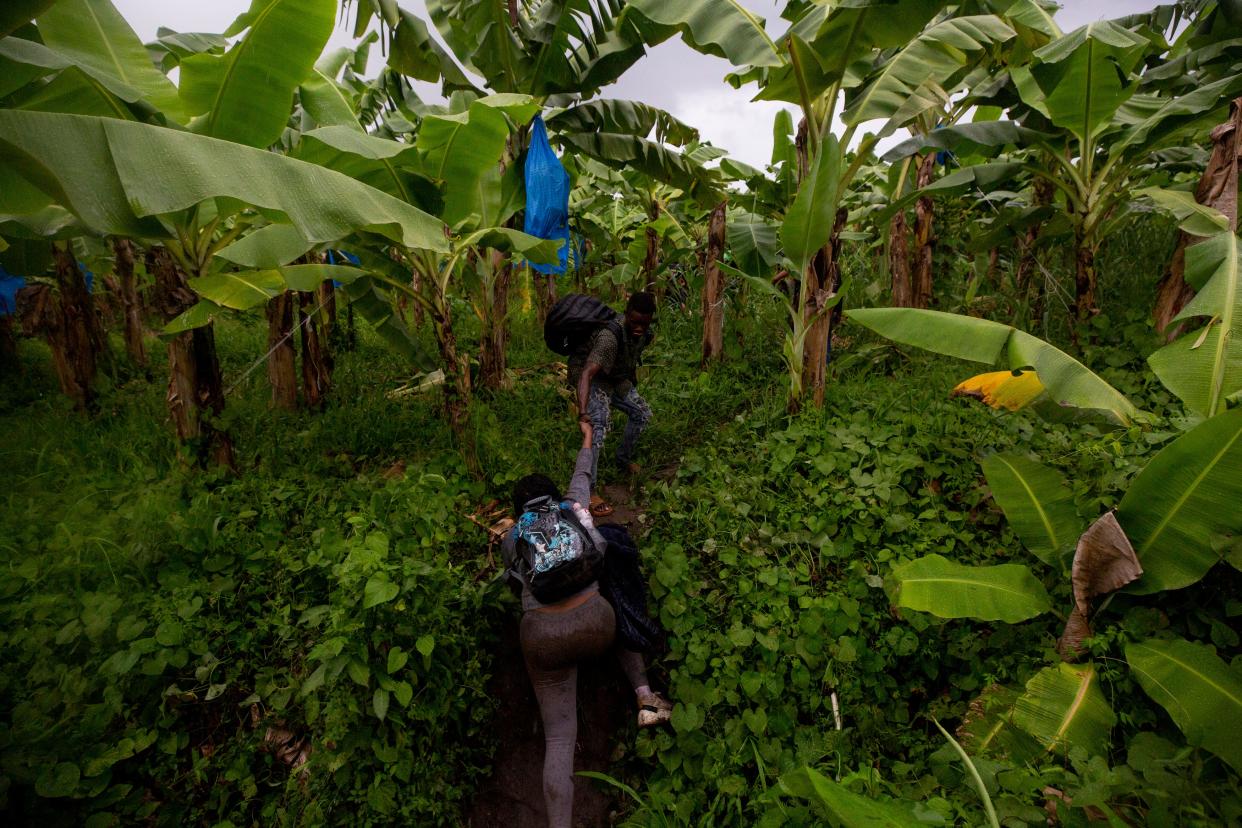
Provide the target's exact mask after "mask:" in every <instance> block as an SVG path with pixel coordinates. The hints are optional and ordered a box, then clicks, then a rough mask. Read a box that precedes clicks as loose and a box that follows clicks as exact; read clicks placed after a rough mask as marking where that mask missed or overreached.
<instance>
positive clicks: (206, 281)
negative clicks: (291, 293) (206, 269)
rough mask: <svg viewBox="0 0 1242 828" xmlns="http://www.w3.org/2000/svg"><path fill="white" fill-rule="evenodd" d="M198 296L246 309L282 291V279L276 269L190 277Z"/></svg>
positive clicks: (237, 308) (283, 289)
mask: <svg viewBox="0 0 1242 828" xmlns="http://www.w3.org/2000/svg"><path fill="white" fill-rule="evenodd" d="M190 287H191V288H192V289H193V290H194V292H195V293H197V294H198V295H199V296H201V297H203V298H204V299H208V300H210V301H212V302H215V303H216V304H217V305H223V306H224V307H226V308H232V309H233V310H249V309H250V308H254V307H258V306H259V305H263V304H266V303H267V300H268V299H271V298H272V297H273V296H278V295H280V294H281V293H284V292H285V280H284V278H283V277H282V276H281V275H280V272H279V271H276V270H248V271H240V272H237V273H213V274H211V275H210V276H203V277H200V278H198V279H191V280H190Z"/></svg>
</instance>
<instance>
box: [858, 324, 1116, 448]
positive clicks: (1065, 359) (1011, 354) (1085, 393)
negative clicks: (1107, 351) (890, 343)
mask: <svg viewBox="0 0 1242 828" xmlns="http://www.w3.org/2000/svg"><path fill="white" fill-rule="evenodd" d="M846 315H847V316H849V318H850V319H852V320H854V321H855V322H858V323H859V324H861V325H863V326H864V327H867V328H870V329H871V330H873V331H875V332H876V333H878V334H880V335H881V336H884V337H887V338H889V339H892V340H894V341H896V342H900V343H902V344H904V345H913V346H914V347H916V348H925V349H927V350H929V351H933V352H935V353H938V354H944V355H945V356H954V357H958V358H959V359H968V360H971V361H973V362H982V363H985V364H988V365H994V364H996V363H997V362H998V361H1000V360H1001V359H1002V356H1003V358H1004V360H1005V362H1007V363H1008V367H1009V368H1010V369H1012V370H1018V369H1026V368H1033V369H1035V372H1036V374H1038V376H1039V381H1040V382H1041V383H1043V385H1044V387H1045V388H1046V389H1047V397H1046V398H1047V399H1049V400H1051V401H1052V402H1053V403H1055V404H1057V405H1060V406H1067V407H1071V408H1081V409H1086V410H1089V411H1098V412H1101V413H1102V414H1104V415H1105V416H1106V417H1108V418H1109V419H1110V420H1112V421H1114V422H1117V423H1120V424H1122V425H1127V424H1129V422H1130V420H1131V418H1133V417H1134V415H1135V414H1137V413H1138V411H1137V409H1135V408H1134V406H1133V405H1132V404H1131V403H1130V401H1129V400H1127V399H1126V398H1125V396H1124V395H1123V394H1122V393H1121V392H1119V391H1118V390H1117V389H1115V388H1113V387H1112V386H1111V385H1109V384H1108V383H1107V382H1105V381H1104V380H1103V379H1101V378H1100V377H1099V376H1098V375H1096V374H1095V373H1093V372H1092V371H1091V370H1090V369H1088V368H1087V367H1086V366H1085V365H1083V364H1082V363H1081V362H1079V361H1078V360H1076V359H1074V358H1073V357H1071V356H1070V355H1069V354H1067V353H1065V352H1064V351H1061V350H1060V349H1058V348H1055V347H1053V346H1052V345H1049V344H1048V343H1047V342H1044V341H1043V340H1042V339H1038V338H1037V337H1034V336H1031V335H1030V334H1028V333H1025V332H1023V331H1020V330H1018V329H1017V328H1014V327H1013V326H1011V325H1004V324H1001V323H1000V322H992V321H989V320H986V319H976V318H974V317H970V316H961V315H958V314H952V313H943V312H941V311H930V310H919V309H915V308H859V309H855V310H851V311H847V312H846ZM1041 399H1042V398H1041Z"/></svg>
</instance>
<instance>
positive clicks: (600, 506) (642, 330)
mask: <svg viewBox="0 0 1242 828" xmlns="http://www.w3.org/2000/svg"><path fill="white" fill-rule="evenodd" d="M655 308H656V303H655V297H654V296H652V295H651V294H650V293H646V292H639V293H635V294H632V295H631V296H630V299H629V301H628V302H627V303H626V305H625V317H624V319H623V320H622V321H621V324H620V325H619V326H618V325H616V324H612V323H610V324H607V325H601V326H600V327H599V329H598V330H596V331H595V333H594V334H592V335H591V339H590V341H589V342H588V344H587V347H586V350H585V351H583V352H581V353H577V354H572V355H571V356H570V357H569V383H570V385H571V386H572V387H574V388H575V389H576V390H577V395H578V421H579V422H584V423H590V424H591V434H592V439H591V449H592V451H593V455H594V456H593V457H592V461H591V485H592V486H594V485H595V483H596V481H597V480H598V477H599V452H600V449H601V448H602V447H603V445H604V437H605V436H606V435H607V433H608V427H609V425H610V421H611V419H612V409H614V408H615V409H617V410H618V411H621V412H622V413H623V414H625V416H626V424H625V432H624V433H623V434H622V435H621V443H620V445H618V446H617V461H618V462H619V463H620V464H621V467H622V468H623V469H625V470H626V471H628V472H629V473H630V474H635V473H637V472H638V465H637V464H636V463H634V450H635V449H636V448H637V444H638V437H639V435H640V434H642V433H643V430H644V429H646V428H647V424H648V423H650V422H651V407H650V406H649V405H647V401H646V400H644V399H643V398H642V397H640V396H639V395H638V390H637V388H636V387H635V386H636V385H637V383H638V377H637V369H638V363H639V359H640V357H641V356H642V352H643V349H645V348H646V347H647V345H648V344H650V342H651V338H652V332H651V320H652V317H653V316H655ZM591 511H592V513H593V514H595V515H596V517H603V516H605V515H608V514H611V513H612V507H611V506H608V505H607V504H606V503H603V502H602V501H594V499H593V503H592V506H591Z"/></svg>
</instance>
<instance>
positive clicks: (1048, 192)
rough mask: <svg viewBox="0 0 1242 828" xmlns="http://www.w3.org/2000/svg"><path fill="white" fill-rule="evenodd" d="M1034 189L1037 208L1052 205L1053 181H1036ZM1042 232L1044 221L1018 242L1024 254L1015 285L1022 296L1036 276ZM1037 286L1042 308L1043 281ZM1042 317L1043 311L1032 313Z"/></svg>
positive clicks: (1036, 317)
mask: <svg viewBox="0 0 1242 828" xmlns="http://www.w3.org/2000/svg"><path fill="white" fill-rule="evenodd" d="M1033 189H1035V206H1036V207H1046V206H1048V205H1049V204H1052V194H1053V189H1052V182H1051V181H1048V180H1047V179H1036V180H1035V187H1033ZM1041 230H1043V222H1042V221H1037V222H1035V223H1032V225H1031V226H1030V227H1027V228H1026V233H1025V235H1023V236H1022V238H1021V241H1020V242H1018V247H1020V248H1021V251H1022V253H1021V256H1020V257H1018V261H1017V269H1016V272H1015V273H1013V284H1015V287H1016V288H1017V292H1018V294H1020V295H1021V294H1022V293H1025V292H1026V289H1027V286H1030V284H1031V277H1032V276H1035V266H1036V259H1035V248H1036V242H1037V241H1038V240H1040V231H1041ZM1036 286H1037V287H1036V294H1037V298H1038V304H1040V307H1041V308H1042V304H1043V279H1037V281H1036ZM1035 307H1036V303H1035V302H1032V309H1033V308H1035ZM1042 315H1043V313H1042V310H1041V312H1040V313H1033V312H1032V314H1031V318H1032V319H1038V318H1040V317H1042Z"/></svg>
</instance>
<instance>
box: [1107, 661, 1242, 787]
mask: <svg viewBox="0 0 1242 828" xmlns="http://www.w3.org/2000/svg"><path fill="white" fill-rule="evenodd" d="M1126 661H1127V662H1129V664H1130V669H1132V670H1133V671H1134V677H1135V678H1136V679H1138V683H1139V686H1141V687H1142V688H1143V690H1144V691H1146V693H1147V695H1149V696H1151V697H1152V698H1153V699H1155V700H1156V701H1157V702H1158V703H1159V704H1160V706H1161V707H1163V708H1164V709H1165V710H1166V711H1168V713H1169V716H1170V717H1171V718H1172V719H1173V721H1174V722H1175V723H1176V724H1177V726H1178V727H1179V728H1180V729H1181V731H1182V735H1184V736H1185V737H1186V742H1187V743H1188V744H1191V745H1194V746H1196V747H1202V748H1205V749H1207V750H1210V751H1211V752H1212V753H1215V754H1216V755H1217V756H1219V757H1220V758H1221V759H1224V760H1225V761H1226V762H1228V763H1229V765H1230V767H1232V768H1233V769H1234V771H1235V772H1238V773H1242V679H1239V678H1238V674H1237V672H1236V671H1235V670H1232V669H1230V667H1229V665H1228V664H1226V663H1225V662H1224V660H1222V659H1221V658H1220V656H1218V655H1216V653H1214V652H1213V651H1212V648H1211V647H1208V646H1207V645H1205V644H1196V643H1193V642H1190V641H1186V640H1184V639H1180V638H1174V639H1168V640H1166V639H1155V638H1153V639H1149V640H1147V641H1143V642H1140V643H1136V644H1128V645H1126Z"/></svg>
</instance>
